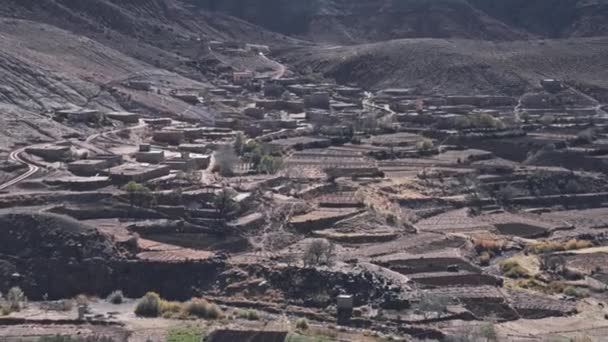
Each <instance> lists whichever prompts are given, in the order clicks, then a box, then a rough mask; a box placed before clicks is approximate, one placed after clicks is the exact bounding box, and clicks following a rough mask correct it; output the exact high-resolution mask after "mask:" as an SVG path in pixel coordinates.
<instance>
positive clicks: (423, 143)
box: [416, 139, 434, 153]
mask: <svg viewBox="0 0 608 342" xmlns="http://www.w3.org/2000/svg"><path fill="white" fill-rule="evenodd" d="M433 147H434V145H433V141H432V140H431V139H422V140H420V141H418V142H417V143H416V150H418V152H421V153H428V152H430V151H431V150H432V149H433Z"/></svg>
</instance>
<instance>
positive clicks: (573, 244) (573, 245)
mask: <svg viewBox="0 0 608 342" xmlns="http://www.w3.org/2000/svg"><path fill="white" fill-rule="evenodd" d="M591 247H593V243H592V242H591V241H585V240H574V239H573V240H570V241H568V242H566V247H565V249H566V250H568V251H571V250H575V249H584V248H591Z"/></svg>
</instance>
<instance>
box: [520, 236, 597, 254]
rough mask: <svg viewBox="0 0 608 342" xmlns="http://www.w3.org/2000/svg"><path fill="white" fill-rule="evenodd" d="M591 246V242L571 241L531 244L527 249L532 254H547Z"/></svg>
mask: <svg viewBox="0 0 608 342" xmlns="http://www.w3.org/2000/svg"><path fill="white" fill-rule="evenodd" d="M593 246H594V245H593V243H592V242H591V241H587V240H576V239H572V240H569V241H567V242H556V241H542V242H538V243H535V244H533V245H532V246H530V247H529V249H530V251H531V252H532V253H534V254H547V253H555V252H564V251H573V250H578V249H585V248H591V247H593Z"/></svg>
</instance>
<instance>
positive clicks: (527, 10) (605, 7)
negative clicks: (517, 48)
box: [469, 0, 608, 38]
mask: <svg viewBox="0 0 608 342" xmlns="http://www.w3.org/2000/svg"><path fill="white" fill-rule="evenodd" d="M469 2H470V3H471V4H472V5H474V6H475V7H477V8H479V9H480V10H482V11H484V12H486V13H487V14H488V15H491V16H493V17H494V18H496V19H498V20H500V21H502V22H504V23H506V24H507V25H509V26H511V27H514V28H516V29H519V30H525V31H527V32H530V33H532V34H536V35H539V36H542V37H549V38H565V37H591V36H600V35H606V34H608V20H607V19H608V1H606V0H559V1H555V0H509V1H504V0H469Z"/></svg>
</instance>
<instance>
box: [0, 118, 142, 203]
mask: <svg viewBox="0 0 608 342" xmlns="http://www.w3.org/2000/svg"><path fill="white" fill-rule="evenodd" d="M146 125H147V124H146V123H145V122H144V120H143V119H140V120H139V123H138V124H137V125H135V126H131V127H127V128H121V129H116V130H112V131H106V132H101V133H95V134H93V135H91V136H89V137H88V138H87V139H86V140H85V143H87V144H91V145H92V142H93V141H95V140H96V139H98V138H99V137H101V136H105V135H108V134H114V133H118V132H120V131H122V130H125V129H127V130H134V129H139V128H143V127H145V126H146ZM32 146H35V145H32ZM30 147H31V146H30ZM26 148H27V147H22V148H20V149H18V150H15V151H13V152H11V154H10V155H9V156H8V159H9V160H12V161H15V162H17V163H20V164H24V165H27V167H28V170H27V171H26V172H24V173H22V174H21V175H19V176H17V177H15V178H13V179H11V180H10V181H8V182H5V183H3V184H0V191H2V190H6V189H8V188H10V187H11V186H13V185H16V184H18V183H20V182H23V181H24V180H26V179H28V178H30V177H32V176H33V175H34V174H36V173H37V172H38V171H39V170H40V167H39V166H38V165H36V164H34V163H31V162H29V161H28V160H27V159H24V158H22V157H21V154H22V153H23V152H25V149H26Z"/></svg>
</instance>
